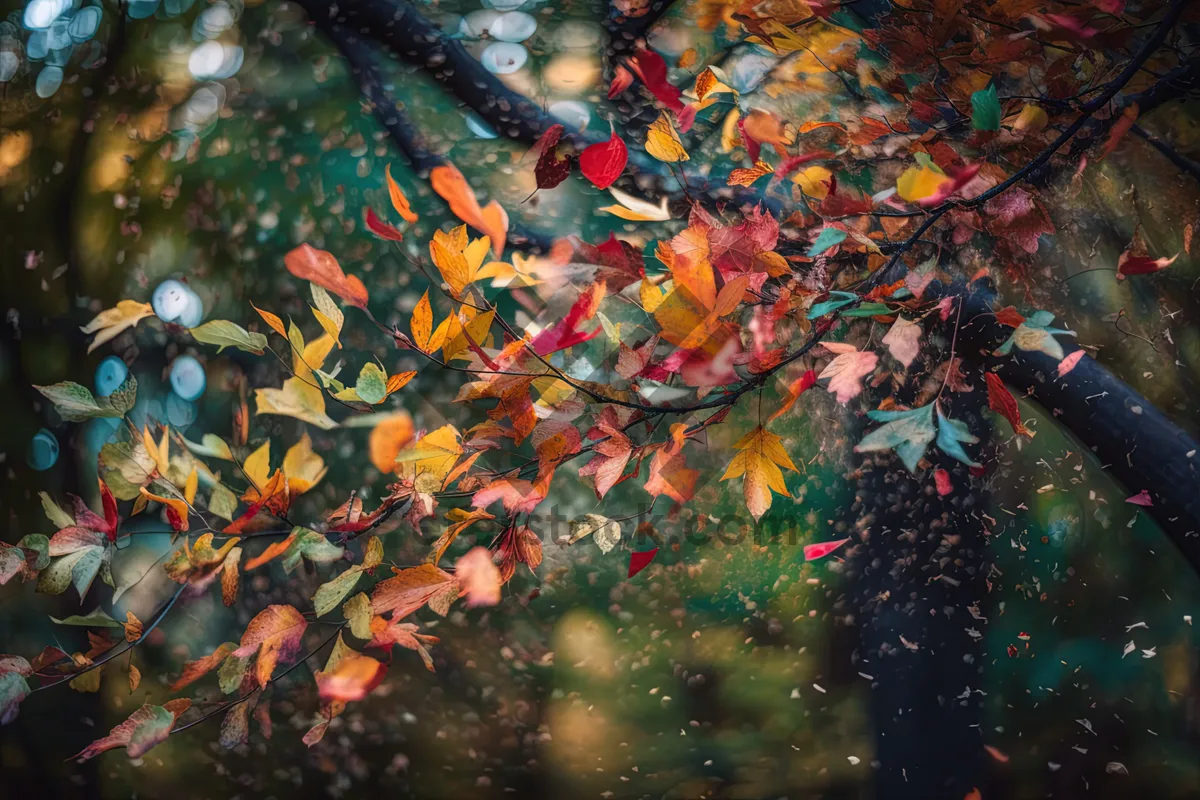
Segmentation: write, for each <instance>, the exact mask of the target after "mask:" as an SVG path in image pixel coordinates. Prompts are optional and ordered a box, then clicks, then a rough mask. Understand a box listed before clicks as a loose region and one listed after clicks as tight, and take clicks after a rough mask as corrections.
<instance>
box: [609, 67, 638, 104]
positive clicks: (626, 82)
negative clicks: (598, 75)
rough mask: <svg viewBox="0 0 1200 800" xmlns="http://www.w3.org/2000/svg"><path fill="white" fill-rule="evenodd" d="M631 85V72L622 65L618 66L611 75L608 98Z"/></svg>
mask: <svg viewBox="0 0 1200 800" xmlns="http://www.w3.org/2000/svg"><path fill="white" fill-rule="evenodd" d="M632 85H633V73H632V72H630V71H629V70H627V69H625V67H623V66H618V67H617V71H616V74H614V75H613V79H612V83H611V84H610V85H609V87H608V99H609V100H613V99H615V98H616V97H617V96H618V95H619V94H621V92H623V91H625V90H626V89H628V88H629V87H630V86H632Z"/></svg>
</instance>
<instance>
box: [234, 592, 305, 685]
mask: <svg viewBox="0 0 1200 800" xmlns="http://www.w3.org/2000/svg"><path fill="white" fill-rule="evenodd" d="M307 627H308V622H307V621H306V620H305V619H304V615H303V614H301V613H300V612H299V611H297V610H296V609H295V608H294V607H292V606H289V605H270V606H267V607H266V608H264V609H263V610H262V611H260V612H259V613H258V614H257V615H256V616H255V617H254V619H252V620H250V624H249V625H248V626H246V632H245V633H243V634H242V640H241V642H240V644H239V647H238V649H237V650H234V651H233V655H234V656H237V657H238V658H246V657H248V656H252V655H254V654H256V653H257V654H258V659H257V661H256V662H255V672H254V676H255V678H256V679H257V681H258V685H259V686H262V687H265V686H266V685H267V684H268V683H270V682H271V674H272V673H273V672H274V671H275V665H276V664H278V663H279V661H280V659H289V660H290V659H291V658H292V657H293V656H295V655H296V654H297V653H299V651H300V643H301V640H302V639H303V638H304V630H305V628H307Z"/></svg>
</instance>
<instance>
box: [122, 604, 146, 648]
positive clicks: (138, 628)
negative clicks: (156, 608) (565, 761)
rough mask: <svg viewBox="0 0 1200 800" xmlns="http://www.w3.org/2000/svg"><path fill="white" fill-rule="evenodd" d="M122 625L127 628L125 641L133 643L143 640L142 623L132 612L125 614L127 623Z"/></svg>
mask: <svg viewBox="0 0 1200 800" xmlns="http://www.w3.org/2000/svg"><path fill="white" fill-rule="evenodd" d="M121 625H122V626H123V627H124V628H125V641H127V642H131V643H132V642H136V641H138V640H139V639H141V638H142V621H141V620H140V619H138V618H137V617H135V616H134V615H133V612H132V611H126V612H125V622H123V623H121Z"/></svg>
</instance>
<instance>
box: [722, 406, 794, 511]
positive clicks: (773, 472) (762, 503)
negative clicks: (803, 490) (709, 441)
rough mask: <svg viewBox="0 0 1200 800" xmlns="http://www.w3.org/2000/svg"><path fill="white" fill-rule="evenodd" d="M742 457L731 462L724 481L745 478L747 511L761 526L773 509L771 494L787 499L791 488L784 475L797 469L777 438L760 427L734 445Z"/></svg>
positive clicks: (743, 489) (739, 456)
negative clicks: (788, 488) (785, 471)
mask: <svg viewBox="0 0 1200 800" xmlns="http://www.w3.org/2000/svg"><path fill="white" fill-rule="evenodd" d="M733 447H734V449H735V450H737V451H738V454H737V455H736V456H734V457H733V460H732V461H730V462H729V466H728V467H727V468H726V469H725V474H724V475H722V476H721V480H723V481H727V480H731V479H733V478H737V477H741V478H742V491H743V494H744V496H745V498H746V508H747V509H749V511H750V513H751V515H753V516H754V519H755V521H756V522H757V521H758V520H759V519H761V518H762V515H763V514H765V513H767V509H769V508H770V507H771V491H772V490H774V491H776V492H778V493H779V494H781V495H784V496H787V494H788V490H787V485H786V484H785V483H784V481H783V471H782V470H781V469H780V468H781V467H782V468H783V469H790V470H792V471H793V472H795V471H797V470H796V465H795V464H793V463H792V459H791V458H790V457H789V456H788V454H787V451H786V450H784V448H783V441H782V440H781V439H780V438H779V437H778V436H776V435H775V434H773V433H771V432H769V431H767V430H766V429H765V428H763V427H761V426H759V427H757V428H755V429H754V430H752V431H750V432H749V433H748V434H746V435H745V436H743V437H742V438H741V439H740V440H738V441H737V442H736V443H735V444H734V445H733Z"/></svg>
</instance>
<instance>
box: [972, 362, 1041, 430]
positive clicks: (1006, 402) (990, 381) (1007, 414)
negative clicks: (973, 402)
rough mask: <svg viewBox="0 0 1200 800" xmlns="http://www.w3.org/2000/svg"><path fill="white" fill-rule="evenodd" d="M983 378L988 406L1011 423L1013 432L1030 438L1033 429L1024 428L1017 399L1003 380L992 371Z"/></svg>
mask: <svg viewBox="0 0 1200 800" xmlns="http://www.w3.org/2000/svg"><path fill="white" fill-rule="evenodd" d="M984 379H985V380H986V381H987V394H988V408H990V409H991V410H992V411H995V412H996V413H997V414H999V415H1000V416H1002V417H1004V418H1005V419H1006V420H1008V424H1009V425H1012V429H1013V433H1015V434H1017V435H1018V436H1026V437H1028V438H1030V439H1032V438H1033V431H1031V430H1029V429H1028V428H1026V427H1025V425H1024V424H1023V423H1022V422H1021V412H1020V411H1019V410H1018V409H1017V400H1016V398H1014V397H1013V396H1012V392H1010V391H1008V387H1007V386H1005V385H1004V381H1002V380H1000V376H998V375H996V373H994V372H989V373H987V374H986V375H984Z"/></svg>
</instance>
